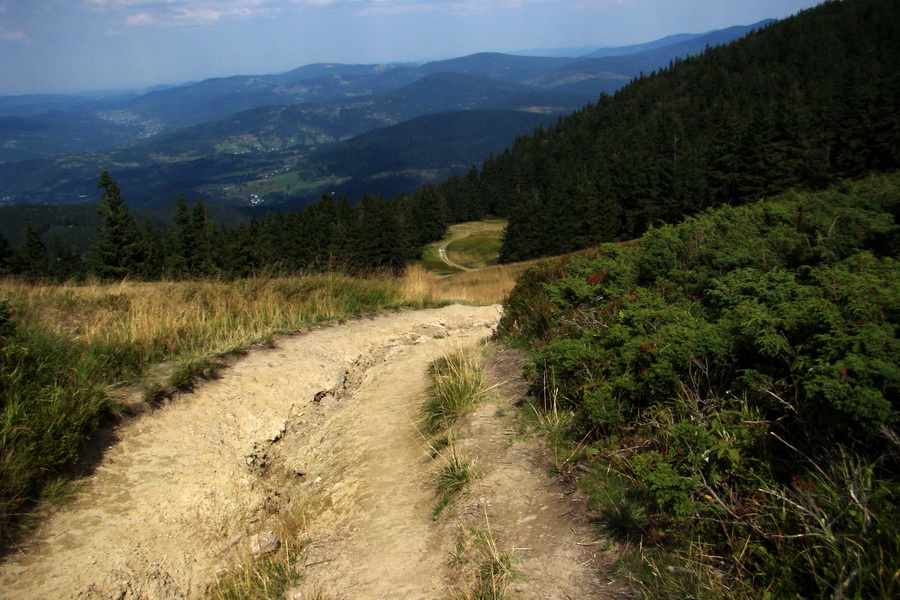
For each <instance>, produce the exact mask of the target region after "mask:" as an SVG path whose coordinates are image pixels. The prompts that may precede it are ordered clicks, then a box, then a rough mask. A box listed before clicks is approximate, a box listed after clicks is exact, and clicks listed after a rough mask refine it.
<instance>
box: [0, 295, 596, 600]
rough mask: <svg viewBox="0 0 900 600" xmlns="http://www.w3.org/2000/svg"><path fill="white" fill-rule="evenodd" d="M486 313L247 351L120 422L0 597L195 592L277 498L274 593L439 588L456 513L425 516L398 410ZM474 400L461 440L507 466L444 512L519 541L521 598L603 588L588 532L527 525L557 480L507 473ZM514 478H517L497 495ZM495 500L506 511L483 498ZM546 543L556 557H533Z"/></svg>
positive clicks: (471, 338) (494, 314)
mask: <svg viewBox="0 0 900 600" xmlns="http://www.w3.org/2000/svg"><path fill="white" fill-rule="evenodd" d="M498 317H499V308H498V307H466V306H449V307H445V308H442V309H434V310H423V311H410V312H402V313H392V314H386V315H381V316H378V317H375V318H371V319H360V320H357V321H352V322H348V323H345V324H342V325H335V326H330V327H325V328H322V329H318V330H314V331H312V332H309V333H305V334H302V335H297V336H293V337H287V338H283V339H280V340H279V341H278V344H277V347H276V348H274V349H267V350H260V351H255V352H253V353H251V354H250V355H249V356H248V357H246V358H245V359H243V360H241V361H240V362H238V363H237V364H236V365H235V366H234V367H232V368H230V369H228V370H227V371H226V372H225V373H223V375H222V377H221V378H220V379H218V380H215V381H211V382H208V383H206V384H204V385H203V386H202V387H200V388H199V389H198V390H197V392H195V393H193V394H189V395H185V396H183V397H181V398H179V399H177V400H175V401H173V402H172V403H170V404H168V405H166V406H164V407H162V408H161V409H159V410H157V411H155V412H153V413H150V414H147V415H144V416H143V417H141V418H138V419H135V420H134V421H132V422H130V423H129V424H127V425H126V426H124V427H123V428H122V430H121V431H120V432H119V437H120V440H121V441H119V442H118V443H117V444H116V445H115V446H113V447H112V448H111V449H110V450H109V451H108V453H107V455H106V457H105V458H104V460H103V462H102V463H101V465H100V467H99V468H98V469H97V471H96V473H95V474H94V475H93V476H91V477H90V478H89V480H88V481H87V482H86V483H85V486H84V488H83V490H82V491H81V492H80V493H79V494H78V496H77V497H76V499H75V501H74V502H73V503H71V504H70V505H68V506H66V507H64V508H62V509H60V510H59V511H57V512H56V513H55V514H53V515H52V516H50V517H49V518H48V519H47V520H46V521H45V522H44V524H43V525H42V526H41V527H40V528H39V530H38V531H37V532H36V534H35V536H34V538H33V541H32V542H30V543H29V544H28V545H27V546H26V547H23V548H22V549H21V551H20V552H18V553H16V554H11V555H10V556H8V557H7V558H6V560H5V562H4V563H3V564H2V565H0V598H9V599H13V598H15V599H26V598H50V599H52V598H85V599H86V598H91V599H94V598H98V599H99V598H114V599H129V600H130V599H137V598H141V599H144V598H146V599H157V598H160V599H163V598H165V599H169V598H203V597H206V596H207V595H208V594H209V592H210V589H211V586H212V584H213V582H214V581H215V579H216V576H217V575H218V574H220V573H221V572H222V569H223V567H225V566H226V565H227V564H229V560H230V559H232V558H233V555H234V554H235V553H236V552H238V553H240V552H244V553H246V549H245V548H246V546H247V545H248V540H249V538H250V536H251V535H252V534H254V533H257V532H260V531H265V530H267V529H270V528H273V527H276V528H277V523H278V522H279V520H283V518H284V514H285V513H286V512H288V511H290V512H292V514H295V516H296V517H297V518H299V519H301V520H303V521H305V522H306V527H305V532H304V536H305V537H307V538H309V539H311V540H312V541H313V544H312V546H311V547H310V548H309V549H308V550H307V552H306V553H305V554H304V555H303V557H302V561H301V562H302V572H303V576H304V580H303V582H302V583H301V587H300V588H298V589H296V590H294V592H293V594H294V595H293V596H292V597H296V598H301V597H302V598H306V597H310V596H309V593H310V592H313V591H315V592H320V593H323V594H324V595H325V597H340V598H344V599H347V600H351V599H360V600H367V599H379V598H409V599H431V598H435V599H436V598H447V597H449V596H450V594H451V591H450V589H451V587H450V586H451V585H452V581H451V579H452V578H451V574H450V572H449V571H448V567H447V560H448V554H449V553H450V552H451V551H452V547H453V544H454V539H453V535H452V533H453V532H452V529H453V528H454V527H456V526H457V524H455V523H454V522H453V521H451V520H444V521H441V522H436V521H434V520H433V519H432V516H431V511H432V508H433V506H434V496H433V486H432V484H431V483H430V481H431V474H432V473H433V465H432V462H433V461H432V458H431V457H429V455H428V452H427V446H426V445H425V444H424V443H423V438H422V437H421V436H420V435H419V433H418V430H417V429H416V426H415V423H414V419H415V414H416V411H417V409H418V407H419V406H420V404H421V401H422V398H423V395H424V392H425V389H426V387H427V383H428V382H427V377H426V368H427V364H428V363H429V362H430V361H431V360H433V359H434V358H435V357H437V356H438V355H440V354H442V353H445V352H446V351H448V350H449V349H450V348H452V347H453V346H454V345H468V344H475V343H478V342H479V341H480V340H482V339H483V338H485V337H486V336H488V335H489V334H490V333H491V331H492V327H493V326H494V325H495V324H496V322H497V319H498ZM490 410H494V411H495V410H496V409H488V408H485V409H483V411H482V412H479V413H477V414H476V415H474V416H473V417H472V421H471V424H472V425H473V426H474V427H475V429H476V430H477V429H478V428H479V426H478V424H479V423H481V429H483V430H484V431H486V432H488V433H486V434H485V435H484V436H482V438H479V437H478V436H477V435H474V436H473V441H472V442H471V444H475V445H478V444H481V445H482V446H484V448H485V450H484V451H485V452H486V453H493V455H494V456H495V458H496V459H497V460H499V461H500V462H504V461H505V462H508V463H509V464H514V465H515V466H514V467H513V468H511V469H504V468H499V469H494V470H493V471H490V472H489V473H488V475H487V476H486V477H485V479H484V482H483V483H482V484H481V485H482V486H484V487H485V489H487V488H490V489H492V490H493V491H492V492H491V493H490V494H488V495H489V496H490V497H491V499H490V500H487V501H486V502H488V505H487V506H488V510H487V511H485V510H483V509H479V505H478V502H479V501H481V502H485V500H479V498H484V497H485V494H484V493H482V494H481V495H480V496H473V497H472V498H471V499H470V501H469V502H470V503H469V504H468V505H466V506H467V508H466V507H464V508H463V509H462V511H463V512H467V511H468V512H471V513H472V514H474V515H478V514H480V513H486V514H487V513H491V514H492V517H491V518H495V519H496V523H497V527H498V528H499V529H500V530H501V531H503V535H504V536H508V537H509V540H510V542H511V543H513V545H515V544H518V545H519V547H522V548H527V549H526V550H521V552H522V553H523V560H524V561H531V560H532V558H529V555H528V553H529V552H530V553H531V556H532V557H534V562H533V563H531V564H533V566H530V567H529V572H530V573H531V574H532V575H531V576H530V577H531V579H528V580H527V581H526V580H523V581H522V583H520V584H519V588H520V589H519V590H518V591H520V592H522V595H521V597H522V598H551V597H554V598H555V597H560V598H564V597H567V596H566V595H558V594H557V592H556V591H550V590H559V589H562V588H560V587H559V586H558V585H556V584H555V583H554V581H556V580H559V579H567V580H571V581H577V582H580V583H578V584H577V585H574V587H573V585H570V584H569V583H566V582H564V583H566V585H564V586H563V588H564V589H565V593H566V594H569V593H570V590H574V591H573V592H572V593H575V594H576V595H575V596H572V597H582V598H586V597H598V598H601V597H607V596H605V595H603V594H600V593H599V590H600V588H601V587H602V585H603V583H604V582H602V581H600V580H599V579H598V573H600V571H598V570H597V563H596V557H595V556H593V555H592V551H593V548H591V547H588V546H579V545H578V544H579V543H587V542H588V541H589V540H588V538H587V535H588V534H587V530H585V529H584V528H583V527H582V525H583V524H577V523H576V524H575V525H574V527H575V528H574V529H572V527H573V525H571V524H570V523H569V521H567V520H566V519H565V518H563V520H561V521H560V520H559V518H558V517H555V518H557V521H554V522H553V524H551V525H549V526H544V525H540V526H538V524H539V523H544V520H543V519H541V518H538V517H539V516H540V515H541V513H543V514H550V513H553V514H554V515H558V514H560V513H564V512H566V511H565V510H563V509H566V507H567V506H568V503H569V499H568V497H567V493H568V492H566V491H564V490H560V489H556V488H553V487H552V485H551V486H550V487H547V485H546V484H547V482H545V481H542V480H541V477H543V476H542V475H534V473H533V472H532V471H530V470H528V469H525V470H524V471H523V470H522V468H521V467H520V466H519V465H521V464H524V463H522V460H533V455H534V450H533V449H529V448H530V447H526V446H521V447H520V449H519V450H516V452H518V453H519V454H520V455H521V456H520V458H521V459H522V460H520V459H510V460H506V459H504V458H502V456H503V453H504V452H507V446H508V443H507V439H506V438H505V434H503V433H502V431H501V433H497V432H496V429H497V427H500V428H501V429H502V428H506V427H508V424H502V423H501V424H496V423H495V424H494V425H493V426H494V428H493V429H491V428H490V427H488V425H489V424H490V423H491V420H492V419H495V418H496V417H494V416H492V414H493V413H491V412H490ZM484 411H488V412H484ZM479 440H480V441H479ZM535 468H536V469H541V468H543V467H537V466H535ZM516 480H521V483H522V485H519V486H518V488H510V489H509V490H506V491H501V492H500V495H499V496H498V495H497V491H498V490H505V486H508V485H510V484H514V483H515V481H516ZM517 490H518V491H517ZM504 498H506V500H504ZM513 500H514V502H513V504H515V503H516V502H518V504H516V506H518V508H516V509H515V510H514V511H513V512H510V511H504V510H500V509H499V506H500V505H501V504H502V503H507V501H513ZM523 503H524V504H523ZM493 513H497V514H495V515H494V514H493ZM500 513H503V514H500ZM477 518H480V517H477ZM273 524H275V525H273ZM536 526H538V528H537V529H534V528H535V527H536ZM531 530H533V531H535V532H536V534H535V535H534V536H530V537H529V535H526V533H527V532H528V531H531ZM551 530H559V531H556V532H555V533H554V531H551ZM567 531H568V532H567ZM557 535H563V536H564V539H563V538H560V539H561V540H562V541H560V540H557V539H556V538H555V537H554V536H557ZM534 540H539V541H538V542H536V541H534ZM242 549H243V550H242ZM547 553H549V554H560V553H562V554H566V557H564V558H563V559H562V560H559V561H555V563H554V564H557V565H560V566H557V567H553V568H549V567H547V566H546V565H544V564H543V563H544V562H546V560H545V558H546V557H542V555H543V554H547ZM554 560H555V559H554ZM529 581H530V582H531V583H529ZM535 581H538V582H539V583H534V582H535ZM585 590H588V592H586V591H585ZM595 592H597V593H596V594H595ZM548 594H549V595H548Z"/></svg>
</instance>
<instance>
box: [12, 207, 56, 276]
mask: <svg viewBox="0 0 900 600" xmlns="http://www.w3.org/2000/svg"><path fill="white" fill-rule="evenodd" d="M23 238H24V241H23V242H22V246H21V247H20V248H19V250H18V252H17V253H16V257H15V263H16V269H15V270H16V272H17V273H19V274H21V275H24V276H25V277H33V278H38V277H47V276H48V275H49V274H50V262H49V261H48V259H47V245H46V244H44V241H43V240H42V239H41V236H39V235H38V233H37V231H35V230H34V227H32V226H31V222H30V221H25V232H24V234H23Z"/></svg>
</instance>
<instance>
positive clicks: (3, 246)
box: [0, 233, 13, 277]
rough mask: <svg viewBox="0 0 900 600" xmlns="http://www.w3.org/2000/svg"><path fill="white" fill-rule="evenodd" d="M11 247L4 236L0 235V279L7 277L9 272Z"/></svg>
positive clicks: (11, 254)
mask: <svg viewBox="0 0 900 600" xmlns="http://www.w3.org/2000/svg"><path fill="white" fill-rule="evenodd" d="M12 256H13V252H12V247H11V246H10V245H9V240H8V239H6V236H5V235H3V234H2V233H0V277H3V276H4V275H8V274H9V272H10V267H11V265H10V261H11V260H12Z"/></svg>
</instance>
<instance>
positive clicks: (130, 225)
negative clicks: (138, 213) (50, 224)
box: [91, 171, 146, 279]
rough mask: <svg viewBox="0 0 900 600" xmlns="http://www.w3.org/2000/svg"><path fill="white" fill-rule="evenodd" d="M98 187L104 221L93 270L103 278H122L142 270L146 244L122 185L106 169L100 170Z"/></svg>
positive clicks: (93, 252)
mask: <svg viewBox="0 0 900 600" xmlns="http://www.w3.org/2000/svg"><path fill="white" fill-rule="evenodd" d="M97 187H98V188H100V189H102V190H103V193H102V194H101V196H100V200H101V205H100V216H101V217H103V225H102V226H101V227H100V228H99V229H98V230H97V237H96V238H95V239H94V244H93V246H92V248H91V262H92V267H93V270H94V273H95V274H96V275H97V276H98V277H100V278H101V279H123V278H125V277H129V276H138V275H140V274H141V271H142V268H143V263H144V261H145V260H146V247H145V244H144V240H143V239H142V237H141V234H140V231H139V230H138V226H137V222H136V221H135V219H134V216H133V215H132V214H131V212H130V211H129V210H128V206H127V205H126V204H125V199H124V198H123V197H122V192H121V190H120V189H119V185H118V184H117V183H116V181H115V180H114V179H113V178H112V177H111V176H110V174H109V173H108V172H107V171H103V173H101V174H100V181H99V182H98V184H97Z"/></svg>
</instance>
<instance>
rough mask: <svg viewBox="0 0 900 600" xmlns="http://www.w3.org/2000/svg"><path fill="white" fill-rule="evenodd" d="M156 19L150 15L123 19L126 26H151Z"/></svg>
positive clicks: (143, 14) (145, 14) (139, 14)
mask: <svg viewBox="0 0 900 600" xmlns="http://www.w3.org/2000/svg"><path fill="white" fill-rule="evenodd" d="M154 23H156V19H154V18H153V15H151V14H150V13H138V14H136V15H131V16H129V17H126V18H125V24H126V25H153V24H154Z"/></svg>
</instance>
